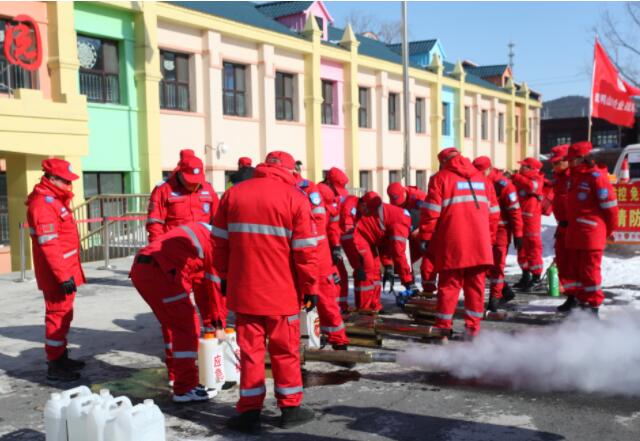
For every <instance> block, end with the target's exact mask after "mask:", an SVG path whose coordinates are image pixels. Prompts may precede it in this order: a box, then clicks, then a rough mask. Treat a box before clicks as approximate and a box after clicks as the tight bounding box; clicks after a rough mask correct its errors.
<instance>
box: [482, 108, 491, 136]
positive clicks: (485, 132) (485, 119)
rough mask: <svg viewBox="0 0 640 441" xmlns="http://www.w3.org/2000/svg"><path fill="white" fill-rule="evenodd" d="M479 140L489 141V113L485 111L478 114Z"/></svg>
mask: <svg viewBox="0 0 640 441" xmlns="http://www.w3.org/2000/svg"><path fill="white" fill-rule="evenodd" d="M480 139H482V140H483V141H486V140H487V139H489V112H488V111H486V110H483V111H482V112H481V113H480Z"/></svg>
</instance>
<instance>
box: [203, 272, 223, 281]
mask: <svg viewBox="0 0 640 441" xmlns="http://www.w3.org/2000/svg"><path fill="white" fill-rule="evenodd" d="M204 278H205V279H207V280H211V281H212V282H214V283H220V282H222V279H221V278H220V277H218V276H216V275H215V274H211V273H206V272H205V273H204Z"/></svg>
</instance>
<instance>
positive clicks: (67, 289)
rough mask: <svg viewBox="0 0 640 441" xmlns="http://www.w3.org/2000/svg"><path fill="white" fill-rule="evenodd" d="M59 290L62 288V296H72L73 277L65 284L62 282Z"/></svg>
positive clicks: (73, 289)
mask: <svg viewBox="0 0 640 441" xmlns="http://www.w3.org/2000/svg"><path fill="white" fill-rule="evenodd" d="M60 288H62V292H63V293H64V294H73V293H74V292H76V289H77V288H76V281H75V280H74V279H73V276H71V278H70V279H69V280H67V281H66V282H62V283H61V284H60Z"/></svg>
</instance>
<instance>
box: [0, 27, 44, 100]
mask: <svg viewBox="0 0 640 441" xmlns="http://www.w3.org/2000/svg"><path fill="white" fill-rule="evenodd" d="M7 23H11V21H10V20H6V19H0V93H8V92H13V90H15V89H20V88H22V89H36V88H37V86H36V81H35V76H36V74H35V73H33V72H30V71H28V70H26V69H23V68H22V67H20V66H18V65H17V64H9V61H8V60H7V57H5V54H4V49H3V47H4V39H5V32H4V30H5V27H6V25H7ZM31 32H32V33H33V31H31ZM14 45H15V43H14Z"/></svg>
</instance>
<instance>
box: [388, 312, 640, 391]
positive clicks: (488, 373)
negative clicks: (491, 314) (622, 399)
mask: <svg viewBox="0 0 640 441" xmlns="http://www.w3.org/2000/svg"><path fill="white" fill-rule="evenodd" d="M607 318H608V319H607V320H602V321H597V320H595V319H593V318H592V317H589V316H588V315H587V314H576V315H575V316H572V317H570V318H567V319H566V320H565V321H563V322H562V323H561V324H560V325H557V326H549V327H544V328H542V327H536V328H530V329H527V330H526V331H524V332H521V333H518V334H507V333H504V332H498V331H491V330H483V331H482V332H481V333H480V335H479V337H478V338H476V339H475V340H474V341H473V342H472V343H460V344H450V345H447V346H435V347H429V348H428V349H425V348H424V347H422V348H417V347H415V348H410V349H409V350H407V351H406V352H404V353H402V354H400V355H399V356H398V362H399V363H401V364H403V365H406V366H420V367H425V368H428V369H434V370H440V371H447V372H449V373H450V374H452V375H453V376H455V377H457V378H461V379H474V380H479V381H481V382H483V383H486V384H500V385H507V386H510V387H512V388H516V389H532V390H540V391H563V390H579V391H585V392H603V393H612V394H624V395H640V313H638V312H635V311H634V312H621V313H617V314H612V315H609V316H608V317H607Z"/></svg>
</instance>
